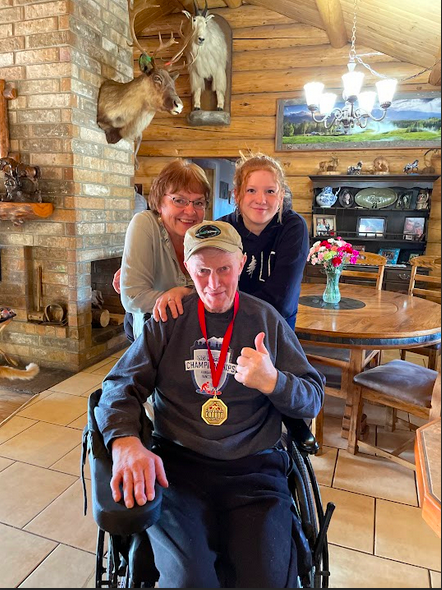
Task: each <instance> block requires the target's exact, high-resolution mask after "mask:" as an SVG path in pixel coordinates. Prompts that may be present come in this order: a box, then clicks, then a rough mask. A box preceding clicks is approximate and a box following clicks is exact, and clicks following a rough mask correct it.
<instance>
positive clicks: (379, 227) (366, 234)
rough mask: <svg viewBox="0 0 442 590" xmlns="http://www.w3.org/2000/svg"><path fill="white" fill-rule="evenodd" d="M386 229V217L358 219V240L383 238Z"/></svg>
mask: <svg viewBox="0 0 442 590" xmlns="http://www.w3.org/2000/svg"><path fill="white" fill-rule="evenodd" d="M386 228H387V218H386V217H358V222H357V226H356V235H357V237H358V238H383V237H384V235H385V230H386Z"/></svg>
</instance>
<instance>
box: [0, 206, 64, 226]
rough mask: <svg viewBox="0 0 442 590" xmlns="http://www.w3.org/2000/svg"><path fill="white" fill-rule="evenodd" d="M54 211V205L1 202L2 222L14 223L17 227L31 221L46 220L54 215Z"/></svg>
mask: <svg viewBox="0 0 442 590" xmlns="http://www.w3.org/2000/svg"><path fill="white" fill-rule="evenodd" d="M53 211H54V205H53V204H52V203H12V202H10V201H1V202H0V220H3V221H12V223H14V224H15V225H20V224H22V223H24V222H25V221H26V220H29V219H45V218H46V217H49V216H50V215H52V213H53Z"/></svg>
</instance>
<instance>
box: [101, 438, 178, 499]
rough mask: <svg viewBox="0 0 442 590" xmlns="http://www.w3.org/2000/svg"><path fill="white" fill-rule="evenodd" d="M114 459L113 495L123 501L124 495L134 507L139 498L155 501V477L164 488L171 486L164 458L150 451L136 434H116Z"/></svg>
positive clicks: (113, 448) (113, 447)
mask: <svg viewBox="0 0 442 590" xmlns="http://www.w3.org/2000/svg"><path fill="white" fill-rule="evenodd" d="M112 461H113V466H112V479H111V484H110V485H111V490H112V497H113V499H114V501H115V502H119V501H120V500H121V498H122V496H123V498H124V503H125V505H126V507H127V508H133V507H134V504H135V502H136V503H137V504H138V505H139V506H143V505H144V504H146V502H147V501H152V500H153V499H154V498H155V480H158V483H159V484H160V485H161V486H163V488H167V487H169V483H168V481H167V478H166V473H165V471H164V466H163V462H162V460H161V459H160V457H158V456H157V455H155V454H154V453H152V452H151V451H148V450H147V449H146V447H144V446H143V444H142V443H141V441H140V439H139V438H137V437H136V436H127V437H123V438H116V439H115V440H114V441H113V442H112ZM120 485H122V486H123V494H121V490H120Z"/></svg>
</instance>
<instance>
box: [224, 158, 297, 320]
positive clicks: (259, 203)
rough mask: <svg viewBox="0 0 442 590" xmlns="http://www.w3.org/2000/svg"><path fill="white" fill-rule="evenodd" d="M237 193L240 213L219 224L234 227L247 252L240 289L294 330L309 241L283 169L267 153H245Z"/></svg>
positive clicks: (239, 164)
mask: <svg viewBox="0 0 442 590" xmlns="http://www.w3.org/2000/svg"><path fill="white" fill-rule="evenodd" d="M234 194H235V201H236V206H237V209H236V211H235V212H234V213H231V214H229V215H226V216H224V217H222V218H221V221H227V222H228V223H231V224H232V225H233V226H234V227H235V229H236V230H237V231H238V233H239V234H240V236H241V238H242V242H243V246H244V253H245V254H247V262H246V265H245V267H244V270H243V272H242V274H241V278H240V281H239V289H240V291H244V292H245V293H249V294H250V295H254V296H255V297H258V298H259V299H263V300H264V301H267V302H268V303H270V304H271V305H273V306H274V307H275V308H276V309H277V310H278V311H279V313H280V314H281V315H282V316H283V317H284V318H285V320H286V321H287V323H288V324H289V325H290V326H291V327H292V328H294V326H295V322H296V313H297V311H298V299H299V293H300V290H301V281H302V275H303V272H304V267H305V264H306V261H307V256H308V252H309V238H308V229H307V225H306V223H305V221H304V219H303V218H302V217H301V216H300V215H299V214H298V213H296V212H295V211H293V209H292V198H291V192H290V189H289V188H288V186H287V183H286V178H285V173H284V169H283V167H282V166H281V164H280V163H279V162H278V161H277V160H275V159H274V158H271V157H270V156H267V155H265V154H261V153H257V154H250V155H244V154H241V158H240V159H239V160H238V162H237V164H236V172H235V177H234Z"/></svg>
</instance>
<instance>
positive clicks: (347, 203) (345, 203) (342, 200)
mask: <svg viewBox="0 0 442 590" xmlns="http://www.w3.org/2000/svg"><path fill="white" fill-rule="evenodd" d="M338 201H339V204H340V205H341V207H344V208H345V209H348V208H349V207H353V206H354V204H355V198H354V196H353V195H352V193H351V192H350V191H349V190H348V189H346V188H345V189H343V190H342V191H341V192H340V193H339V197H338Z"/></svg>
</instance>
